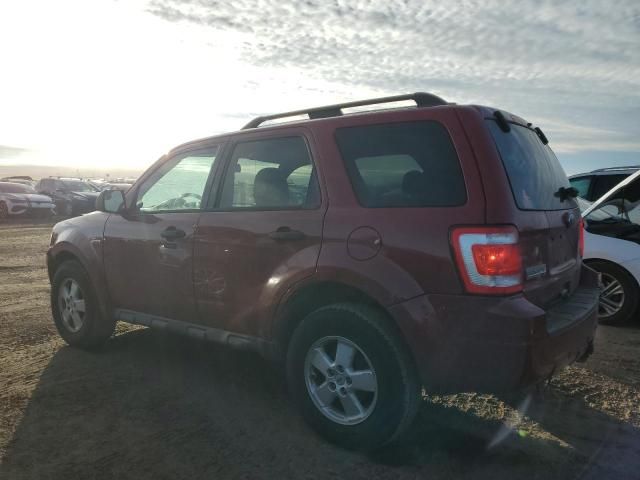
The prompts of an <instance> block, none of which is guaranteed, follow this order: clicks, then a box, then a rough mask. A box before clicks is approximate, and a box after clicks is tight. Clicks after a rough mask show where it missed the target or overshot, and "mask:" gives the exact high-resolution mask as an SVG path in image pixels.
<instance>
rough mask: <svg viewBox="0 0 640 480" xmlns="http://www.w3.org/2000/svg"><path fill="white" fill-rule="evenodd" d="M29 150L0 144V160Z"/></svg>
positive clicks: (17, 155)
mask: <svg viewBox="0 0 640 480" xmlns="http://www.w3.org/2000/svg"><path fill="white" fill-rule="evenodd" d="M29 152H30V150H29V149H27V148H21V147H12V146H9V145H0V160H3V159H13V158H16V157H19V156H20V155H23V154H25V153H29Z"/></svg>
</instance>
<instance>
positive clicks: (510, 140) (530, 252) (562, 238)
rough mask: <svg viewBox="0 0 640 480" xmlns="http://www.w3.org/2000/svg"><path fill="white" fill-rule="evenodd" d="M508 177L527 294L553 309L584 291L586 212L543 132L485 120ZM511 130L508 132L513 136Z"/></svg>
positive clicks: (509, 210) (521, 125)
mask: <svg viewBox="0 0 640 480" xmlns="http://www.w3.org/2000/svg"><path fill="white" fill-rule="evenodd" d="M503 119H504V117H503ZM485 121H486V124H487V126H488V128H489V131H490V132H491V135H492V137H493V139H494V141H495V144H496V147H497V149H498V152H499V154H500V158H501V161H502V164H503V166H504V171H505V172H506V174H507V177H508V180H509V184H510V187H511V193H512V195H513V199H512V203H514V204H515V205H514V208H512V209H509V208H507V209H502V211H503V212H505V211H506V212H509V213H508V214H507V215H508V216H511V217H512V218H510V219H506V218H505V220H506V221H508V223H513V224H515V225H516V227H517V228H518V230H519V232H520V246H521V252H522V255H523V266H524V276H525V278H524V294H525V296H526V297H527V298H528V299H529V300H530V301H531V302H532V303H534V304H536V305H538V306H540V307H542V308H545V309H547V308H549V307H551V306H553V305H554V304H556V303H557V302H560V301H562V300H563V299H565V298H567V297H568V296H569V295H571V294H572V293H573V292H574V290H575V289H576V288H577V287H578V283H579V280H580V268H581V265H582V261H581V258H580V253H579V251H578V250H579V246H578V243H579V237H580V228H581V222H580V218H581V217H580V210H579V208H578V204H577V202H576V201H575V199H574V198H573V197H572V196H571V192H570V191H569V192H568V191H567V190H565V189H570V187H571V186H570V184H569V180H568V179H567V176H566V174H565V172H564V170H563V169H562V167H561V165H560V162H558V159H557V158H556V156H555V154H554V153H553V151H552V150H551V148H550V147H549V146H548V145H547V144H546V143H547V142H546V137H545V136H544V134H542V132H541V131H539V130H538V131H536V130H534V129H532V128H531V127H530V124H529V125H525V124H521V123H518V122H506V121H504V122H498V121H497V119H493V118H488V119H486V120H485ZM507 130H508V131H507Z"/></svg>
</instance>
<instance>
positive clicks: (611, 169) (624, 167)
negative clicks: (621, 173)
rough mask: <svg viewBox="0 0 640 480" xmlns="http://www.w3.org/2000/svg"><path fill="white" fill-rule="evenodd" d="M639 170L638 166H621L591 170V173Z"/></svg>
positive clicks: (639, 166)
mask: <svg viewBox="0 0 640 480" xmlns="http://www.w3.org/2000/svg"><path fill="white" fill-rule="evenodd" d="M634 168H635V169H639V168H640V165H623V166H621V167H607V168H598V169H596V170H591V173H595V172H611V171H615V170H631V169H634Z"/></svg>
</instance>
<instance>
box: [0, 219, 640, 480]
mask: <svg viewBox="0 0 640 480" xmlns="http://www.w3.org/2000/svg"><path fill="white" fill-rule="evenodd" d="M49 233H50V224H46V223H41V224H19V223H8V224H7V223H5V224H3V225H0V331H1V332H2V334H1V335H0V478H1V479H21V478H25V479H32V478H61V479H63V478H64V479H71V478H79V479H80V478H81V479H98V478H116V479H123V478H135V479H141V478H153V479H165V478H166V479H169V478H171V479H174V478H189V479H196V478H295V479H300V478H350V479H351V478H363V479H369V480H371V479H377V478H394V479H396V478H403V479H404V478H438V479H446V478H473V479H478V478H488V479H489V478H490V479H492V480H496V479H498V480H499V479H507V478H508V479H514V478H540V479H552V478H559V479H560V478H562V479H567V478H569V479H571V478H584V479H602V478H612V479H613V478H615V479H625V478H635V479H638V478H640V473H638V472H640V355H639V354H638V353H639V352H640V329H638V328H637V327H625V328H613V327H601V328H599V330H598V334H597V339H596V353H595V354H594V355H593V356H592V357H591V358H590V359H589V361H588V362H586V363H584V364H580V365H578V366H574V367H570V368H568V369H566V370H564V371H563V372H561V373H560V374H559V375H558V376H557V377H556V378H554V380H553V382H552V384H551V386H549V387H548V388H547V389H545V391H544V392H541V393H539V394H537V395H535V396H524V395H522V396H520V397H519V399H517V400H516V399H510V400H509V401H507V402H503V401H502V400H500V399H498V398H496V397H493V396H489V395H476V394H459V395H450V396H425V397H424V401H423V405H422V408H421V410H420V414H419V417H418V419H417V421H416V423H415V426H414V428H413V430H412V432H411V434H410V436H409V438H408V439H407V440H406V441H405V442H404V443H403V444H401V445H398V446H396V447H394V448H392V449H387V450H386V451H384V452H379V453H376V454H375V455H364V454H360V453H352V452H348V451H344V450H341V449H339V448H336V447H334V446H332V445H329V444H327V443H326V442H324V441H323V440H322V439H320V438H318V437H317V436H316V435H315V434H313V433H312V432H311V431H310V430H309V429H308V428H307V427H306V426H305V424H304V423H303V422H302V420H301V419H300V418H299V416H298V415H297V414H296V413H295V411H294V410H293V408H292V406H291V405H290V403H289V401H288V399H287V396H286V395H285V392H284V386H283V384H282V381H281V377H280V375H279V374H278V372H276V371H274V370H273V369H272V368H270V367H269V366H268V365H267V364H265V363H264V362H263V361H262V360H261V359H260V358H258V357H256V356H253V355H249V354H245V353H240V352H236V351H232V350H228V349H225V348H222V347H218V346H213V345H210V344H203V343H199V342H197V341H194V340H191V339H183V338H175V337H169V336H166V335H163V334H161V333H158V332H151V331H149V330H147V329H144V328H133V327H130V326H126V325H119V326H118V332H117V335H116V336H115V337H114V338H113V339H112V340H111V341H110V342H109V343H108V344H107V346H106V347H105V348H104V349H103V350H102V351H101V352H99V353H87V352H83V351H79V350H75V349H73V348H70V347H67V346H65V344H64V343H63V342H62V341H61V340H60V339H59V338H58V336H57V334H56V332H55V328H54V327H53V323H52V320H51V315H50V312H49V297H48V295H49V283H48V280H47V275H46V268H45V258H44V252H45V251H46V248H47V244H48V240H49ZM512 405H516V406H517V408H514V407H513V406H512Z"/></svg>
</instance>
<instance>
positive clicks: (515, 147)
mask: <svg viewBox="0 0 640 480" xmlns="http://www.w3.org/2000/svg"><path fill="white" fill-rule="evenodd" d="M487 124H488V126H489V130H491V134H492V135H493V138H494V140H495V142H496V145H497V147H498V151H499V152H500V157H501V158H502V163H503V164H504V167H505V170H506V172H507V176H508V177H509V182H510V184H511V190H512V191H513V197H514V198H515V201H516V205H518V208H520V209H522V210H564V209H568V208H575V207H576V206H577V205H576V202H575V201H574V200H573V199H566V200H561V199H560V196H559V195H556V193H557V192H558V190H559V189H560V187H565V188H568V187H570V184H569V180H568V179H567V176H566V174H565V173H564V170H563V169H562V167H561V166H560V162H558V159H557V158H556V156H555V154H554V153H553V151H552V150H551V148H549V146H548V145H544V144H543V143H542V141H541V140H540V138H538V135H537V134H536V132H534V131H533V130H531V129H530V128H527V127H523V126H520V125H516V124H513V123H512V124H511V131H510V132H503V131H502V130H501V129H500V127H498V124H497V123H496V122H495V121H494V120H487Z"/></svg>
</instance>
